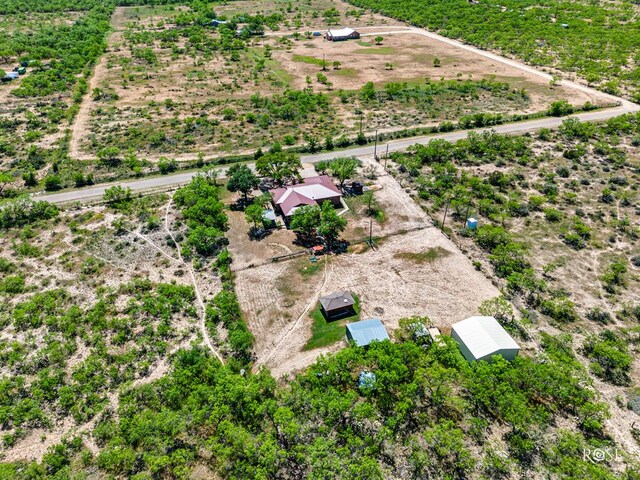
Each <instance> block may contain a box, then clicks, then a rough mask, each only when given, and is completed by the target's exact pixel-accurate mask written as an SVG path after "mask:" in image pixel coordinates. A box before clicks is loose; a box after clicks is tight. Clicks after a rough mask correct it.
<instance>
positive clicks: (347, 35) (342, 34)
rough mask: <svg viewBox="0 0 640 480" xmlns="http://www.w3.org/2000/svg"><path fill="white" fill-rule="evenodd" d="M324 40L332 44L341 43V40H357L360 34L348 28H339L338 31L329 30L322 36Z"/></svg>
mask: <svg viewBox="0 0 640 480" xmlns="http://www.w3.org/2000/svg"><path fill="white" fill-rule="evenodd" d="M324 38H325V39H326V40H330V41H332V42H341V41H343V40H349V39H358V38H360V33H359V32H356V31H355V30H354V29H353V28H349V27H347V28H341V29H339V30H331V29H329V31H328V32H327V33H326V34H325V35H324Z"/></svg>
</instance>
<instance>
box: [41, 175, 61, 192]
mask: <svg viewBox="0 0 640 480" xmlns="http://www.w3.org/2000/svg"><path fill="white" fill-rule="evenodd" d="M61 188H62V179H61V178H60V176H59V175H47V176H46V177H44V189H45V190H47V191H54V190H60V189H61Z"/></svg>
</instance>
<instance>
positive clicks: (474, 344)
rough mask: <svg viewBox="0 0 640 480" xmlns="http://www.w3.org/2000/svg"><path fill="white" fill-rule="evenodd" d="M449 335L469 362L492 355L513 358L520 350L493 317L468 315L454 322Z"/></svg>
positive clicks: (488, 357)
mask: <svg viewBox="0 0 640 480" xmlns="http://www.w3.org/2000/svg"><path fill="white" fill-rule="evenodd" d="M451 337H452V338H453V339H454V340H455V341H456V342H458V345H459V346H460V351H461V352H462V355H463V356H464V358H466V359H467V361H469V362H473V361H476V360H491V357H492V356H493V355H501V356H502V357H503V358H505V359H507V360H513V359H515V358H516V356H517V355H518V352H519V351H520V346H519V345H518V344H517V343H516V341H515V340H514V339H513V338H511V335H509V333H507V331H506V330H505V329H504V328H503V327H502V325H500V324H499V323H498V321H497V320H496V319H495V318H493V317H480V316H477V317H470V318H467V319H466V320H463V321H461V322H458V323H454V324H453V325H452V326H451Z"/></svg>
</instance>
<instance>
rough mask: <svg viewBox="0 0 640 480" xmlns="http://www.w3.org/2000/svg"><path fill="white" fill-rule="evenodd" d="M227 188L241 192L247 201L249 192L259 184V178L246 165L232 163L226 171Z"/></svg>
mask: <svg viewBox="0 0 640 480" xmlns="http://www.w3.org/2000/svg"><path fill="white" fill-rule="evenodd" d="M263 158H264V157H263ZM227 177H228V179H229V180H228V181H227V189H228V190H229V191H230V192H241V193H242V194H243V195H244V201H245V203H246V202H247V198H248V195H249V193H251V191H253V190H254V189H256V188H258V185H260V179H259V178H258V177H257V176H256V175H255V174H254V173H253V172H252V171H251V169H250V168H249V167H248V166H247V165H243V164H238V163H236V164H234V165H232V166H231V167H229V170H228V171H227Z"/></svg>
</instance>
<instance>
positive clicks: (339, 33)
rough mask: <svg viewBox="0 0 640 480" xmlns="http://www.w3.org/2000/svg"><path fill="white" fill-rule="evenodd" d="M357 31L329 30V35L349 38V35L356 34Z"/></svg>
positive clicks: (347, 29)
mask: <svg viewBox="0 0 640 480" xmlns="http://www.w3.org/2000/svg"><path fill="white" fill-rule="evenodd" d="M354 32H355V30H354V29H353V28H349V27H346V28H341V29H338V30H331V29H329V35H331V36H332V37H348V36H349V35H351V34H352V33H354Z"/></svg>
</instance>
